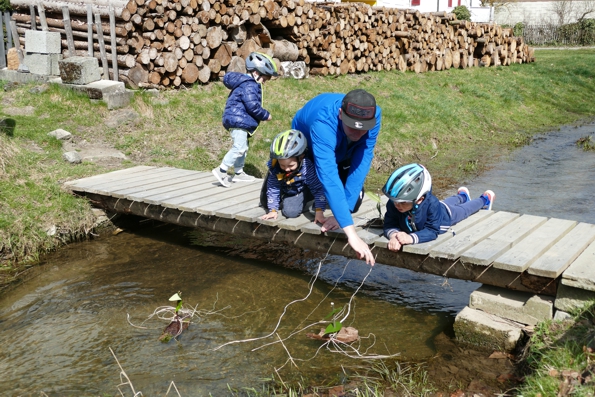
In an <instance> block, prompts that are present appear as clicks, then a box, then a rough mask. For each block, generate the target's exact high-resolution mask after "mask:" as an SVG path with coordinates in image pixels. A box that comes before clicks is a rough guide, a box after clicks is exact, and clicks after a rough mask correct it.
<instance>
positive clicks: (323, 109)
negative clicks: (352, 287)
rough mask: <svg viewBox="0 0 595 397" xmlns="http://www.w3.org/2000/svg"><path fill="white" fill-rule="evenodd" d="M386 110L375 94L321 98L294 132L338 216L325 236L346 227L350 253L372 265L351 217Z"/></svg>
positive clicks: (325, 227)
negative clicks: (301, 136) (302, 137)
mask: <svg viewBox="0 0 595 397" xmlns="http://www.w3.org/2000/svg"><path fill="white" fill-rule="evenodd" d="M380 123H381V110H380V107H378V106H376V100H375V98H374V96H373V95H371V94H370V93H368V92H366V91H365V90H361V89H357V90H353V91H350V92H349V93H347V95H345V94H335V93H325V94H320V95H318V96H316V97H314V98H313V99H311V100H310V101H308V103H306V105H304V107H303V108H301V109H300V110H298V112H297V113H296V115H295V117H294V118H293V121H292V125H291V128H293V129H295V130H298V131H301V132H303V133H304V135H305V136H306V138H307V139H308V147H309V148H310V151H309V152H308V155H309V156H310V157H312V159H313V160H314V165H315V168H316V173H317V174H318V178H319V179H320V182H321V183H322V185H323V187H324V192H325V195H326V199H327V201H328V204H329V207H330V208H331V210H332V212H333V215H334V216H333V217H330V218H328V219H327V221H326V222H325V223H324V224H323V225H322V227H321V231H322V232H323V233H324V232H326V231H329V230H334V229H338V228H339V227H341V228H342V229H343V231H344V232H345V234H346V235H347V239H348V242H349V245H350V246H351V248H353V250H354V251H356V252H357V253H358V255H359V256H360V258H362V259H364V258H365V260H366V262H367V263H369V264H370V265H373V264H374V257H373V255H372V253H371V251H370V247H369V246H368V244H366V243H365V242H364V241H363V240H362V239H361V238H360V237H359V236H358V235H357V232H356V230H355V226H354V225H353V218H352V217H351V213H353V212H357V210H358V209H359V206H360V204H361V202H362V199H363V186H364V181H365V179H366V176H367V175H368V171H369V170H370V165H371V163H372V158H373V157H374V146H375V145H376V139H377V138H378V133H379V132H380Z"/></svg>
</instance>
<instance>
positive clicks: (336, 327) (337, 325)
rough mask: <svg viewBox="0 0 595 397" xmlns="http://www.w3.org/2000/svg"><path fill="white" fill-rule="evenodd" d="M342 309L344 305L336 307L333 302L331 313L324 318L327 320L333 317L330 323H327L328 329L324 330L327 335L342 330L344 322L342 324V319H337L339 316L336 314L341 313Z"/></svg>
mask: <svg viewBox="0 0 595 397" xmlns="http://www.w3.org/2000/svg"><path fill="white" fill-rule="evenodd" d="M342 309H343V307H342V306H341V307H337V308H335V303H334V302H331V312H330V313H329V314H327V315H326V317H325V318H324V319H325V320H328V319H332V320H331V322H330V324H329V325H327V327H326V329H325V330H324V335H325V336H328V335H330V334H335V333H337V332H339V331H341V328H343V324H341V321H339V320H337V318H336V314H337V313H339V312H340V311H341V310H342Z"/></svg>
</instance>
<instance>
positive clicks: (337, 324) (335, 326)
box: [324, 321, 343, 335]
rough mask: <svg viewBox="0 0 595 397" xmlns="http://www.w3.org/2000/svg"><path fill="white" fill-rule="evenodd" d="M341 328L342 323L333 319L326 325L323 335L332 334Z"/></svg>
mask: <svg viewBox="0 0 595 397" xmlns="http://www.w3.org/2000/svg"><path fill="white" fill-rule="evenodd" d="M341 328H343V324H341V322H340V321H333V322H332V323H330V324H329V325H327V326H326V329H325V330H324V333H325V335H326V334H334V333H335V332H339V331H341Z"/></svg>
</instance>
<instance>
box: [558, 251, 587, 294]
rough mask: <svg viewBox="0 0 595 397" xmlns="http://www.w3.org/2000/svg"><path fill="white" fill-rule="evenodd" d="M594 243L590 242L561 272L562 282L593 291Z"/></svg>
mask: <svg viewBox="0 0 595 397" xmlns="http://www.w3.org/2000/svg"><path fill="white" fill-rule="evenodd" d="M593 263H595V243H591V244H590V245H589V246H588V247H587V248H586V249H585V250H584V251H583V253H582V254H580V255H579V257H578V258H576V260H575V261H574V262H572V263H571V264H570V266H568V269H566V270H565V271H564V273H562V284H564V285H568V286H570V287H574V288H580V289H584V290H588V291H595V266H593Z"/></svg>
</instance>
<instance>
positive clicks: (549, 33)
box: [519, 25, 595, 46]
mask: <svg viewBox="0 0 595 397" xmlns="http://www.w3.org/2000/svg"><path fill="white" fill-rule="evenodd" d="M519 35H520V36H522V37H523V38H524V39H525V42H526V43H527V44H529V45H574V46H581V45H593V44H595V30H593V29H583V28H581V27H580V26H579V25H563V26H560V25H525V26H524V27H523V28H522V32H521V33H520V34H519Z"/></svg>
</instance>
